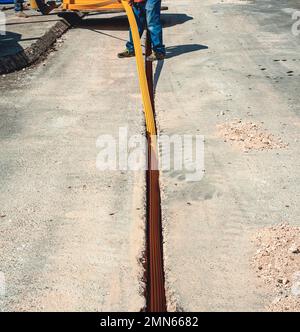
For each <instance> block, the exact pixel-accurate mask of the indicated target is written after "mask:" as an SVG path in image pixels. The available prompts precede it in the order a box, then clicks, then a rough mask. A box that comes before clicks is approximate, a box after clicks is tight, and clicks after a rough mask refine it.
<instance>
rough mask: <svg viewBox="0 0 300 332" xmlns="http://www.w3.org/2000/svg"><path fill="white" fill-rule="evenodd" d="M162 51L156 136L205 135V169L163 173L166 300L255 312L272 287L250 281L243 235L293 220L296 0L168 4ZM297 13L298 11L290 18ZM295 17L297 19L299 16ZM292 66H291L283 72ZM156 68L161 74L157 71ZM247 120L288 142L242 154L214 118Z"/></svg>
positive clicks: (299, 43) (299, 209) (298, 96)
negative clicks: (196, 177) (197, 177)
mask: <svg viewBox="0 0 300 332" xmlns="http://www.w3.org/2000/svg"><path fill="white" fill-rule="evenodd" d="M168 4H169V5H170V11H169V12H170V13H173V14H177V15H178V17H182V15H183V14H184V15H187V16H188V17H189V19H188V20H185V22H184V23H183V24H177V25H175V24H174V23H175V22H174V21H175V20H176V18H175V17H176V16H175V15H174V20H172V18H171V21H169V19H168V17H167V16H165V20H166V22H165V24H166V26H171V25H172V27H170V28H166V29H165V40H166V44H167V46H168V49H167V50H168V59H167V60H165V61H164V63H163V64H162V63H161V64H159V66H158V67H157V70H156V77H159V79H158V83H157V89H156V109H157V113H158V127H159V130H160V133H161V134H167V135H173V134H180V135H184V134H192V135H204V138H205V152H204V160H205V175H204V177H203V179H202V180H201V181H199V182H187V181H186V178H185V172H184V171H174V170H171V171H169V172H163V173H162V178H161V180H162V188H163V199H162V208H163V217H164V241H165V272H166V282H167V292H168V295H167V296H168V300H169V309H170V310H174V309H176V308H177V309H183V310H186V311H189V310H191V311H199V310H200V311H202V310H205V311H215V310H217V311H228V310H234V311H240V310H246V311H254V310H264V309H265V306H266V305H268V304H270V302H271V301H272V300H273V299H274V294H270V293H269V292H266V291H265V290H264V289H261V288H260V287H259V284H257V283H256V280H255V271H254V270H253V269H252V268H251V264H250V261H251V257H252V255H253V254H254V252H255V248H254V247H253V245H252V243H251V238H252V236H253V235H254V234H256V232H257V230H258V229H259V228H261V227H263V226H266V225H275V224H278V223H280V222H289V223H290V224H291V225H299V215H300V204H299V184H300V182H299V181H300V180H299V179H300V173H299V169H300V168H299V164H300V161H299V155H300V154H299V139H300V137H299V136H300V135H299V128H300V119H299V116H300V108H299V105H300V93H299V79H300V56H299V54H300V34H299V35H294V34H293V33H292V27H293V25H294V26H295V23H296V22H297V21H296V20H295V19H292V15H293V13H294V12H297V10H298V11H299V10H300V4H299V1H296V0H294V1H273V0H269V1H267V0H257V1H238V0H225V1H218V0H204V1H201V2H200V1H198V0H185V1H181V0H178V1H169V2H168ZM299 17H300V15H299ZM298 25H299V24H298ZM291 72H292V73H291ZM159 74H160V76H159ZM234 119H239V120H242V122H253V123H256V124H259V125H261V126H262V127H263V128H265V129H267V130H268V132H270V133H272V134H273V135H275V136H280V137H281V138H282V140H283V141H284V142H285V144H289V146H288V148H285V149H274V150H265V151H256V150H251V151H249V152H248V153H245V152H243V151H241V150H239V149H238V148H236V147H235V146H234V145H232V144H230V142H224V141H223V138H222V137H219V135H218V129H217V125H222V124H224V123H227V122H231V121H233V120H234Z"/></svg>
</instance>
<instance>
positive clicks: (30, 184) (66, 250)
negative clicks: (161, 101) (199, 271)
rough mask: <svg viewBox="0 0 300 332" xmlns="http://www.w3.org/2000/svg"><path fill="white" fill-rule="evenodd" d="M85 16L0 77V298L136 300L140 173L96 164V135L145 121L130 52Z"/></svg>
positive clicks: (96, 303) (33, 303)
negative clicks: (1, 287) (60, 39)
mask: <svg viewBox="0 0 300 332" xmlns="http://www.w3.org/2000/svg"><path fill="white" fill-rule="evenodd" d="M121 25H122V26H124V28H123V29H122V30H121V31H114V32H113V33H112V35H113V36H114V37H111V36H108V35H103V34H101V33H99V32H98V28H97V29H96V28H95V29H96V30H93V29H90V28H82V29H80V28H78V29H74V30H71V31H69V32H68V34H67V35H66V36H65V37H64V38H65V41H64V44H63V46H61V47H58V46H57V48H58V51H57V52H55V53H51V54H50V55H49V56H48V58H47V59H46V60H45V61H44V62H42V63H41V64H39V65H37V66H36V67H34V68H32V69H31V70H26V71H25V72H21V73H16V74H12V75H7V76H6V77H2V78H1V82H0V84H1V100H0V108H1V114H0V118H1V122H0V123H1V130H0V139H1V144H0V146H1V148H0V149H1V161H0V169H1V179H0V181H1V182H0V188H1V189H0V201H1V207H0V211H1V218H0V234H1V240H0V250H1V255H0V271H1V272H2V274H4V276H5V281H6V295H5V296H2V297H1V298H0V308H1V309H0V310H4V311H7V310H18V311H19V310H33V311H36V310H43V311H44V310H60V311H61V310H79V311H81V310H93V311H104V310H113V311H114V310H122V311H128V310H133V311H139V310H140V309H141V308H143V307H144V297H143V296H142V292H143V288H142V286H143V285H142V283H141V279H142V274H143V268H142V266H141V265H140V258H141V257H142V251H143V249H144V223H145V218H144V196H145V195H144V192H145V181H144V173H137V172H135V173H133V172H132V173H130V172H121V171H105V172H103V171H100V170H98V169H97V168H96V160H97V155H98V153H99V152H100V149H99V148H97V147H96V141H97V138H98V137H99V136H100V135H104V134H109V135H113V136H114V137H116V138H118V131H119V127H127V128H128V135H132V134H140V133H143V132H144V120H143V114H142V111H141V110H142V108H141V101H140V99H139V94H138V83H137V78H136V72H135V63H134V60H133V61H130V62H124V61H120V60H119V59H117V57H116V53H117V52H118V51H119V50H120V49H123V47H124V45H123V44H124V42H123V41H122V40H120V39H119V38H126V36H127V33H126V20H122V23H121Z"/></svg>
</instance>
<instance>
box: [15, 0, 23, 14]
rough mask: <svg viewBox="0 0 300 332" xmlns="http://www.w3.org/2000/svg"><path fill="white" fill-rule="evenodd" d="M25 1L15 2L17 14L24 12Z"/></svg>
mask: <svg viewBox="0 0 300 332" xmlns="http://www.w3.org/2000/svg"><path fill="white" fill-rule="evenodd" d="M23 3H24V0H15V12H21V11H22V10H23Z"/></svg>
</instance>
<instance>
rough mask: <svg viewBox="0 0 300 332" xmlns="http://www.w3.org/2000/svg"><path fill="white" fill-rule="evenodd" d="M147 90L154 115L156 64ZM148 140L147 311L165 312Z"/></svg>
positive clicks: (154, 170)
mask: <svg viewBox="0 0 300 332" xmlns="http://www.w3.org/2000/svg"><path fill="white" fill-rule="evenodd" d="M150 54H151V42H150V37H149V34H148V32H147V37H146V57H147V56H148V55H150ZM145 66H146V75H147V81H148V88H149V92H150V96H151V103H152V108H153V112H154V116H155V104H154V87H153V65H152V62H150V61H147V60H146V61H145ZM147 140H148V171H147V268H148V271H147V275H148V278H147V306H146V310H147V311H148V312H166V311H167V306H166V294H165V278H164V262H163V237H162V223H161V201H160V186H159V170H158V159H157V156H156V153H155V151H153V149H152V147H151V137H150V136H149V135H148V133H147Z"/></svg>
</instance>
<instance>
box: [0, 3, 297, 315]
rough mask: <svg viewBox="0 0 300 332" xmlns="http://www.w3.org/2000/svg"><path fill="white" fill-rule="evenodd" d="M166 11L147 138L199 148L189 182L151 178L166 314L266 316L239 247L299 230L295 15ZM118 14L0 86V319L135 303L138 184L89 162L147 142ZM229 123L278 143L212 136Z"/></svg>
mask: <svg viewBox="0 0 300 332" xmlns="http://www.w3.org/2000/svg"><path fill="white" fill-rule="evenodd" d="M164 4H166V5H168V6H169V11H168V12H166V13H164V14H163V20H164V26H165V30H164V33H165V43H166V45H167V59H166V60H165V61H164V62H160V63H158V64H157V66H156V68H155V84H156V112H157V124H158V130H159V133H160V134H167V135H173V134H179V135H183V134H192V135H196V134H200V135H204V137H205V154H204V158H205V175H204V177H203V179H202V180H201V181H199V182H187V181H186V177H185V176H186V174H185V172H184V171H182V172H180V171H175V170H171V171H165V172H162V173H161V187H162V213H163V235H164V264H165V275H166V290H167V300H168V309H169V310H170V311H172V310H185V311H229V310H234V311H243V310H244V311H254V310H259V311H260V310H265V308H266V307H267V306H268V305H269V304H270V303H271V301H272V300H273V293H272V292H271V291H270V290H269V289H267V288H264V287H263V286H262V285H261V284H259V283H257V279H256V274H255V271H254V270H253V269H252V267H251V260H252V257H253V255H254V253H255V249H256V248H255V246H254V245H253V244H252V243H251V238H252V237H253V234H254V235H255V234H256V233H257V232H258V231H259V230H260V229H262V228H264V227H271V226H274V225H276V224H279V223H282V222H284V223H288V224H290V225H292V226H293V225H294V226H297V225H298V226H299V217H298V216H299V215H300V208H299V206H300V204H299V178H300V174H299V169H300V168H299V139H300V137H299V127H300V121H299V116H300V109H299V104H300V94H299V75H300V57H299V54H300V46H299V38H300V36H299V35H298V36H296V35H295V34H293V33H292V26H293V24H294V23H295V20H293V18H292V15H293V13H294V12H295V11H297V10H300V5H299V3H298V1H296V0H283V1H280V2H279V1H273V0H257V1H239V0H223V1H218V0H203V1H199V0H185V1H182V0H173V1H165V2H164ZM112 16H114V15H112ZM116 16H121V18H114V19H112V18H110V17H111V16H103V17H101V18H99V17H98V16H90V17H89V18H87V19H86V21H85V23H84V24H83V25H82V26H80V27H77V28H76V29H72V30H70V31H68V33H67V34H66V36H65V37H64V42H63V43H61V47H59V48H57V49H58V52H53V53H51V54H49V56H48V58H47V59H46V60H45V61H43V62H42V63H40V64H39V65H36V66H34V67H31V68H29V69H26V70H25V71H22V72H19V73H14V74H9V75H6V76H2V77H0V94H1V99H0V109H1V112H0V126H1V127H0V140H1V144H0V151H1V159H0V170H1V178H0V188H1V189H0V201H1V207H0V234H1V237H0V252H1V255H0V272H1V273H2V274H1V276H2V280H3V276H4V277H5V285H6V288H5V294H4V295H3V292H2V293H1V294H0V310H2V311H9V310H18V311H19V310H21V311H23V310H32V311H36V310H80V311H81V310H99V311H109V310H113V311H115V310H120V311H123V310H124V311H128V310H134V311H139V310H140V309H141V308H143V307H144V305H145V299H144V297H143V284H142V282H141V280H142V277H143V268H142V266H141V264H140V259H141V258H142V257H143V253H142V252H143V250H144V238H145V228H144V227H145V206H144V205H145V202H144V201H145V178H144V174H143V173H130V172H125V171H123V172H117V171H116V172H108V171H105V172H100V171H98V170H97V168H96V166H95V163H96V158H97V153H98V152H99V151H98V150H97V148H96V140H97V137H98V136H99V135H101V134H111V135H117V132H118V129H119V127H121V126H125V127H128V128H129V135H131V134H137V133H143V132H144V130H145V127H144V118H143V113H142V106H141V99H140V95H139V87H138V82H137V76H136V68H135V61H134V59H130V60H122V61H121V60H119V59H117V57H116V53H117V52H118V51H119V50H122V49H123V47H124V43H125V40H126V39H127V35H128V33H127V28H128V26H127V24H126V18H125V17H124V15H123V14H121V15H120V14H118V15H116ZM28 38H30V37H28ZM22 39H23V37H22ZM236 119H238V122H237V120H236ZM239 121H241V122H239ZM231 123H237V124H239V123H242V124H244V123H245V124H246V125H245V127H246V128H247V126H248V124H249V123H252V124H257V125H259V128H260V127H262V128H264V129H266V130H267V132H268V133H270V134H272V135H274V137H280V138H281V139H282V142H283V145H282V146H283V147H282V148H274V149H263V150H256V149H248V150H247V151H246V152H245V151H243V150H241V149H240V148H239V147H238V146H235V145H234V144H231V142H230V140H229V141H226V142H225V141H224V138H223V137H222V136H220V133H219V131H218V128H219V127H218V126H219V125H221V126H223V127H224V126H225V127H226V128H227V124H229V125H230V124H231ZM251 128H252V127H251ZM229 129H230V128H229ZM263 144H267V143H265V142H263ZM286 145H287V146H286ZM264 146H265V145H264Z"/></svg>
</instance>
